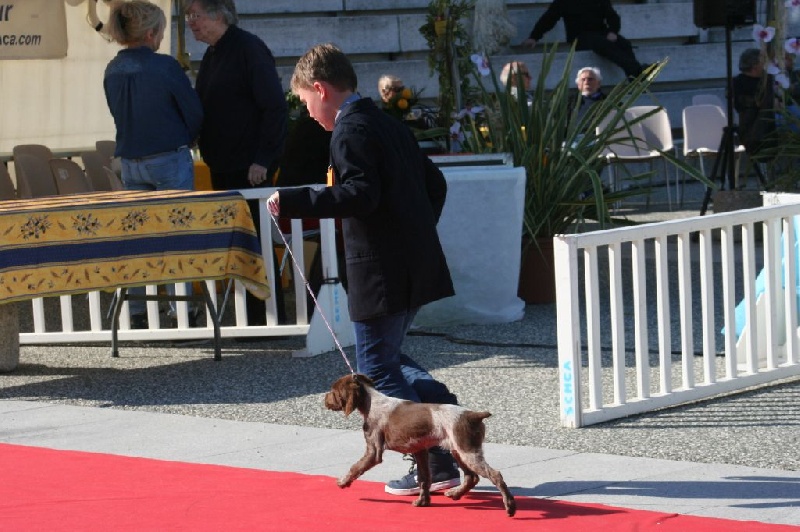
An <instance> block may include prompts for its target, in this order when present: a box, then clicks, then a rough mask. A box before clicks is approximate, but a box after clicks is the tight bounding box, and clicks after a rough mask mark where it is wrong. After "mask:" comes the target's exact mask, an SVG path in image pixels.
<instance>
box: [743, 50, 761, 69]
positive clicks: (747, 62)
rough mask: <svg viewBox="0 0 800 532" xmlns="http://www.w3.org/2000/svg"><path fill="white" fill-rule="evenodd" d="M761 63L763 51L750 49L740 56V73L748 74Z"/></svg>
mask: <svg viewBox="0 0 800 532" xmlns="http://www.w3.org/2000/svg"><path fill="white" fill-rule="evenodd" d="M759 63H761V50H759V49H758V48H748V49H747V50H745V51H744V52H742V55H740V56H739V71H740V72H747V71H749V70H752V69H753V67H755V66H757V65H758V64H759Z"/></svg>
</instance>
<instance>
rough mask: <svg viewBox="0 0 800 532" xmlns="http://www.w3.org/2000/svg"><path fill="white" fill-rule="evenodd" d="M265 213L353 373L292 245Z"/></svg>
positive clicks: (276, 221) (270, 215) (351, 367)
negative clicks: (293, 251) (279, 236)
mask: <svg viewBox="0 0 800 532" xmlns="http://www.w3.org/2000/svg"><path fill="white" fill-rule="evenodd" d="M267 213H269V217H270V218H272V223H273V224H275V227H276V228H277V229H278V234H279V235H281V240H283V245H284V246H286V252H287V253H289V258H291V259H292V264H294V270H295V271H296V272H297V273H298V275H300V278H301V279H302V280H303V284H305V286H306V290H307V291H308V294H309V295H310V296H311V299H312V300H313V301H314V306H315V307H316V309H317V311H318V312H319V315H320V317H321V318H322V321H324V322H325V326H326V327H327V328H328V331H330V333H331V336H332V337H333V342H334V343H335V344H336V347H337V348H338V349H339V353H341V354H342V358H343V359H344V363H345V364H347V367H348V368H349V369H350V373H352V374H354V375H355V373H356V372H355V371H354V370H353V366H351V365H350V361H349V360H348V359H347V355H346V354H345V352H344V349H342V345H341V344H340V343H339V339H338V338H337V337H336V333H335V332H333V327H331V324H330V323H329V322H328V318H326V317H325V313H324V312H323V311H322V307H321V306H320V304H319V302H318V301H317V297H316V296H315V295H314V291H313V290H312V289H311V285H310V284H309V283H308V280H307V279H306V276H305V273H304V272H303V268H301V267H300V266H299V265H298V264H297V261H296V260H295V258H294V253H292V247H291V246H290V245H289V242H287V241H286V237H285V236H284V235H283V231H281V227H280V225H278V220H277V219H276V218H275V216H274V215H273V214H272V213H271V212H270V210H269V208H267ZM275 282H276V284H277V283H278V282H279V281H278V279H276V280H275Z"/></svg>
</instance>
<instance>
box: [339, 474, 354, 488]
mask: <svg viewBox="0 0 800 532" xmlns="http://www.w3.org/2000/svg"><path fill="white" fill-rule="evenodd" d="M352 483H353V479H351V478H348V477H342V478H340V479H339V480H337V481H336V485H337V486H339V487H340V488H342V489H344V488H349V487H350V484H352Z"/></svg>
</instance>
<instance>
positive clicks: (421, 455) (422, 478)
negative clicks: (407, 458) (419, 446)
mask: <svg viewBox="0 0 800 532" xmlns="http://www.w3.org/2000/svg"><path fill="white" fill-rule="evenodd" d="M414 459H415V460H416V461H417V483H418V484H419V498H417V499H416V500H415V501H414V502H412V503H411V504H413V505H414V506H430V505H431V467H430V464H429V463H428V449H423V450H421V451H417V452H416V453H414Z"/></svg>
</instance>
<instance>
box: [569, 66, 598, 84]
mask: <svg viewBox="0 0 800 532" xmlns="http://www.w3.org/2000/svg"><path fill="white" fill-rule="evenodd" d="M587 71H589V72H591V73H592V74H594V77H596V78H597V82H598V83H603V74H602V73H601V72H600V69H599V68H597V67H596V66H587V67H583V68H582V69H580V70H578V73H577V74H575V83H578V81H579V80H580V79H581V74H583V73H584V72H587Z"/></svg>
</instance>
